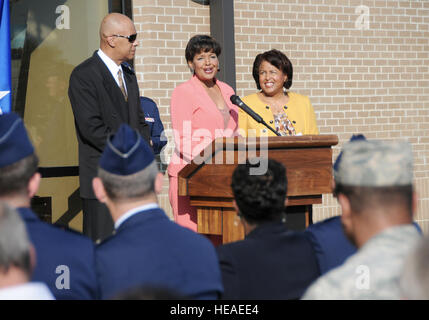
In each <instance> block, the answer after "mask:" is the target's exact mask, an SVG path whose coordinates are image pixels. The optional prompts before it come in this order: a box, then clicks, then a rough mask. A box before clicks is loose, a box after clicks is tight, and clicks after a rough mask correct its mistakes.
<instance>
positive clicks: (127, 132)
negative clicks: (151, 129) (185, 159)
mask: <svg viewBox="0 0 429 320" xmlns="http://www.w3.org/2000/svg"><path fill="white" fill-rule="evenodd" d="M153 161H155V157H154V154H153V150H152V148H151V147H150V146H149V144H148V143H147V142H146V141H145V140H144V139H143V138H142V137H141V135H140V134H139V133H138V132H137V131H136V130H133V129H131V128H130V127H129V126H128V125H127V124H122V125H121V126H120V127H119V129H118V131H117V132H116V134H115V135H111V136H109V137H108V138H107V143H106V147H105V148H104V151H103V154H102V155H101V158H100V163H99V164H100V167H101V168H102V169H103V170H105V171H107V172H110V173H112V174H117V175H121V176H128V175H131V174H134V173H136V172H139V171H141V170H143V169H145V168H146V167H147V166H149V165H150V164H151V163H152V162H153Z"/></svg>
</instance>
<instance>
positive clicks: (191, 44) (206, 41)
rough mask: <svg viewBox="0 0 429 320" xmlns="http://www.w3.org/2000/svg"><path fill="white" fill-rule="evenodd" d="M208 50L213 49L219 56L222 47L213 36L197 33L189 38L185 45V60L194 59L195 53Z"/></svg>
mask: <svg viewBox="0 0 429 320" xmlns="http://www.w3.org/2000/svg"><path fill="white" fill-rule="evenodd" d="M210 51H213V52H214V53H215V54H216V55H217V56H218V57H219V55H220V53H221V51H222V49H221V47H220V45H219V43H218V42H217V41H216V39H215V38H213V37H211V36H209V35H204V34H197V35H195V36H193V37H192V38H191V39H189V41H188V44H187V45H186V50H185V58H186V61H187V62H189V61H192V60H194V57H195V55H197V54H199V53H200V52H210Z"/></svg>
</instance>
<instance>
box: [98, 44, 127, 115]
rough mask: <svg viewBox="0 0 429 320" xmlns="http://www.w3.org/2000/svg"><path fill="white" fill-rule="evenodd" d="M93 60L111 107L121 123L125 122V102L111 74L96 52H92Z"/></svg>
mask: <svg viewBox="0 0 429 320" xmlns="http://www.w3.org/2000/svg"><path fill="white" fill-rule="evenodd" d="M93 58H94V60H95V62H96V64H97V66H98V69H99V70H100V73H101V75H102V77H103V86H104V88H105V89H106V91H107V94H108V95H109V97H110V98H111V100H112V102H113V105H112V107H113V108H115V109H116V111H117V113H118V115H119V116H120V117H121V118H122V122H126V121H125V119H123V110H126V102H125V99H124V96H123V94H122V91H121V89H119V86H118V84H117V83H116V81H115V79H113V76H112V74H111V73H110V71H109V69H108V68H107V66H106V65H105V64H104V62H103V60H101V58H100V57H99V56H98V54H97V51H96V52H94V55H93ZM124 108H125V109H124Z"/></svg>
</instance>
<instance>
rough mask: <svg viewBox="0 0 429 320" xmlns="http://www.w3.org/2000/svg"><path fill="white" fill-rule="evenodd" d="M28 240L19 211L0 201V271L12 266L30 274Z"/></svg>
mask: <svg viewBox="0 0 429 320" xmlns="http://www.w3.org/2000/svg"><path fill="white" fill-rule="evenodd" d="M30 248H31V244H30V240H29V239H28V235H27V230H26V227H25V224H24V222H23V221H22V219H21V217H20V216H19V213H18V212H16V211H15V210H14V209H12V208H10V207H9V206H7V205H6V204H5V203H4V202H0V272H7V271H8V269H9V268H10V267H12V266H14V267H18V268H20V269H21V270H23V271H24V272H26V273H27V275H28V276H30V275H31V271H32V270H31V269H32V268H31V259H30Z"/></svg>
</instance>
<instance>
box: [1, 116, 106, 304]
mask: <svg viewBox="0 0 429 320" xmlns="http://www.w3.org/2000/svg"><path fill="white" fill-rule="evenodd" d="M38 161H39V160H38V157H37V155H36V154H35V152H34V148H33V145H32V144H31V142H30V140H29V138H28V135H27V132H26V130H25V127H24V124H23V122H22V120H21V119H20V118H19V117H18V116H17V115H16V114H15V113H8V114H4V115H0V200H3V201H5V202H6V203H7V204H8V205H10V206H12V207H14V208H17V210H18V212H19V214H20V215H21V217H22V219H23V220H24V222H25V225H26V227H27V231H28V234H29V237H30V240H31V242H32V243H33V245H34V246H35V249H36V256H37V263H36V267H35V269H34V272H33V277H32V280H34V281H42V282H45V283H46V284H47V285H48V287H49V289H50V290H51V291H52V293H53V294H54V296H55V297H56V298H57V299H94V298H97V291H98V285H97V277H96V274H95V252H94V251H95V250H94V245H93V244H92V242H91V240H89V239H87V238H86V237H84V236H81V235H79V234H74V233H71V232H66V231H63V230H60V229H58V228H57V227H55V226H53V225H50V224H47V223H45V222H42V221H41V220H40V219H39V218H38V217H37V216H36V214H35V213H34V212H33V211H32V210H31V209H30V200H31V198H32V197H33V196H34V195H35V194H36V192H37V190H38V188H39V183H40V178H41V177H40V174H39V173H38V172H37V166H38Z"/></svg>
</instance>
